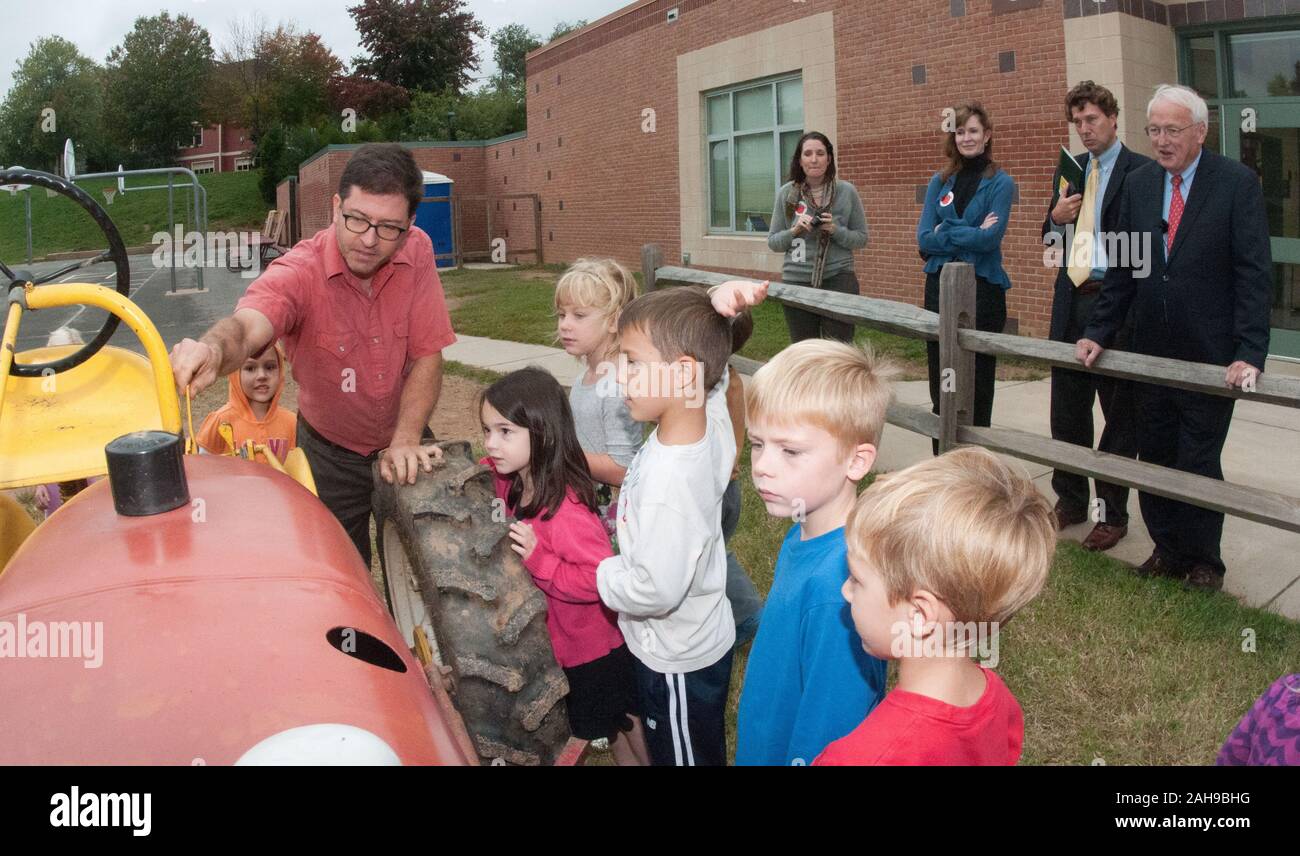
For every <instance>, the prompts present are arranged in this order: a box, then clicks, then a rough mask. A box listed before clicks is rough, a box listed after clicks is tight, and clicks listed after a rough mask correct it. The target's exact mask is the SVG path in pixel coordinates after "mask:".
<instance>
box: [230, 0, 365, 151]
mask: <svg viewBox="0 0 1300 856" xmlns="http://www.w3.org/2000/svg"><path fill="white" fill-rule="evenodd" d="M220 61H221V65H220V66H219V67H218V68H217V70H216V71H215V73H214V74H213V75H212V80H211V85H210V86H209V88H208V92H207V97H206V99H205V100H206V109H205V113H206V114H207V116H208V118H210V119H211V121H218V122H231V123H236V124H239V125H243V126H244V127H247V128H249V129H250V130H251V131H252V135H253V139H257V138H259V137H260V136H261V135H262V133H263V132H264V131H265V130H266V128H267V127H268V126H269V125H271V124H273V123H275V122H281V123H283V124H286V125H304V124H315V123H317V122H322V121H324V120H325V119H326V118H327V117H328V116H329V115H330V114H331V112H332V109H331V106H330V85H331V82H332V81H333V80H334V79H335V78H337V77H339V76H340V75H341V74H342V72H343V63H342V62H340V61H339V58H338V57H337V56H335V55H334V53H333V52H332V51H330V49H329V48H327V47H325V45H324V44H323V43H322V42H321V40H320V36H318V35H316V34H315V33H312V32H307V33H300V32H298V30H297V28H296V27H295V26H294V25H293V24H281V25H280V26H278V27H276V28H275V29H274V30H270V29H268V28H266V27H264V26H262V25H261V24H260V23H259V22H258V21H257V20H256V19H254V20H253V21H252V22H251V23H246V22H236V23H234V24H233V25H232V26H231V30H230V39H229V43H228V44H227V45H226V46H225V47H223V48H222V51H221V55H220Z"/></svg>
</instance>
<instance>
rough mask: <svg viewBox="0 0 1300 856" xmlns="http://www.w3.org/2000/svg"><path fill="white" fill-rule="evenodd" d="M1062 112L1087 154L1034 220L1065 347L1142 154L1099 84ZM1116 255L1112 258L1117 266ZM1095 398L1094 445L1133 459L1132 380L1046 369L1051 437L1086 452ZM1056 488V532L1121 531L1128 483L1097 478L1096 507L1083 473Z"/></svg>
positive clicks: (1090, 299) (1123, 334)
mask: <svg viewBox="0 0 1300 856" xmlns="http://www.w3.org/2000/svg"><path fill="white" fill-rule="evenodd" d="M1065 110H1066V115H1067V116H1069V118H1070V121H1071V122H1072V123H1073V124H1074V127H1075V130H1076V131H1078V134H1079V139H1080V140H1082V141H1083V145H1084V147H1085V148H1087V151H1086V152H1084V153H1083V154H1080V155H1076V156H1075V159H1076V160H1077V161H1078V163H1079V166H1080V168H1082V169H1083V174H1084V186H1083V187H1074V186H1071V187H1070V188H1069V190H1068V192H1067V193H1061V189H1060V172H1059V170H1058V173H1057V175H1056V176H1055V178H1054V179H1053V181H1052V202H1051V204H1050V205H1049V206H1048V214H1047V218H1046V219H1045V220H1044V221H1043V239H1044V241H1045V242H1046V243H1047V244H1048V245H1049V246H1051V245H1056V246H1058V247H1061V246H1063V247H1064V252H1063V253H1061V255H1060V262H1059V264H1060V272H1059V273H1057V275H1056V292H1055V295H1054V296H1053V299H1052V327H1051V332H1050V333H1049V338H1051V339H1052V340H1053V341H1057V342H1068V343H1069V344H1071V345H1073V344H1074V343H1075V342H1077V341H1078V340H1079V337H1080V336H1082V335H1083V331H1084V329H1085V328H1086V327H1087V326H1088V322H1089V321H1090V320H1091V319H1092V313H1093V310H1094V308H1095V307H1096V304H1097V300H1098V299H1099V297H1100V295H1101V285H1102V280H1103V279H1104V278H1105V276H1106V269H1107V268H1108V267H1109V265H1110V263H1111V259H1110V258H1109V254H1110V251H1114V250H1115V249H1117V248H1118V245H1117V244H1116V243H1115V242H1114V241H1113V240H1109V238H1110V236H1111V235H1114V234H1115V233H1116V228H1115V226H1116V220H1117V219H1118V218H1119V197H1120V191H1121V190H1122V189H1123V187H1124V182H1125V180H1126V179H1127V177H1128V175H1129V173H1131V172H1132V171H1133V170H1136V169H1137V168H1138V167H1140V166H1142V165H1143V164H1147V163H1150V162H1151V159H1150V158H1148V157H1144V156H1142V155H1139V154H1136V153H1134V152H1132V151H1130V150H1129V149H1128V148H1126V147H1125V146H1124V144H1123V143H1121V142H1120V141H1119V139H1118V136H1117V131H1118V119H1119V104H1118V103H1116V101H1115V96H1114V95H1113V94H1111V91H1110V90H1109V89H1106V88H1105V87H1104V86H1098V85H1097V84H1096V83H1093V82H1092V81H1091V80H1085V81H1083V82H1082V83H1080V84H1079V85H1078V86H1075V87H1074V88H1073V89H1071V90H1070V92H1069V94H1067V95H1066V96H1065ZM1124 261H1125V260H1123V259H1116V260H1115V262H1117V263H1119V262H1124ZM1115 346H1116V347H1119V348H1123V349H1127V348H1128V347H1129V344H1128V329H1127V325H1121V329H1120V331H1119V333H1118V334H1117V335H1116V339H1115ZM1094 396H1096V397H1098V398H1100V399H1101V412H1102V414H1103V415H1104V416H1105V417H1106V427H1105V429H1103V430H1102V433H1101V441H1100V442H1099V443H1098V446H1097V448H1098V449H1100V450H1101V451H1103V452H1108V453H1110V454H1112V455H1123V456H1124V457H1126V458H1134V457H1137V434H1136V429H1135V427H1134V423H1133V385H1132V384H1131V383H1129V382H1127V381H1123V380H1117V379H1115V378H1110V377H1106V376H1105V375H1097V374H1088V373H1087V372H1080V371H1072V370H1070V369H1063V368H1053V369H1052V417H1051V423H1052V439H1054V440H1063V441H1065V442H1066V443H1073V444H1074V445H1076V446H1087V447H1088V448H1092V438H1093V425H1092V403H1093V397H1094ZM1052 490H1054V491H1056V496H1057V500H1056V528H1057V529H1064V528H1065V527H1067V526H1073V525H1074V524H1076V523H1082V522H1084V521H1085V520H1087V519H1088V518H1089V513H1088V512H1089V508H1090V507H1091V508H1095V510H1094V513H1093V514H1092V515H1091V516H1092V519H1093V521H1094V523H1095V525H1094V526H1093V528H1092V531H1091V532H1089V533H1088V535H1087V536H1086V537H1085V538H1084V539H1083V548H1084V549H1085V550H1109V549H1110V548H1111V547H1114V546H1115V544H1116V543H1118V542H1119V540H1120V539H1121V538H1123V537H1124V536H1125V535H1127V534H1128V488H1127V487H1124V486H1122V485H1116V484H1110V483H1109V482H1103V481H1098V482H1097V505H1096V506H1095V507H1093V506H1091V504H1090V502H1089V496H1090V494H1089V492H1088V478H1087V476H1081V475H1079V474H1077V473H1071V472H1067V471H1065V470H1056V471H1055V472H1054V473H1053V474H1052Z"/></svg>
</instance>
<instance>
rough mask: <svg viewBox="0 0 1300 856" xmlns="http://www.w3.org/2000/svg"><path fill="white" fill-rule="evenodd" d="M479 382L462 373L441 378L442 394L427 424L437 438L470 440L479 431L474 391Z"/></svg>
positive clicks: (476, 398) (479, 388) (477, 389)
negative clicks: (468, 378)
mask: <svg viewBox="0 0 1300 856" xmlns="http://www.w3.org/2000/svg"><path fill="white" fill-rule="evenodd" d="M481 389H483V386H482V384H478V383H475V382H474V381H472V380H467V379H466V378H463V377H456V376H455V375H447V376H446V377H444V378H443V379H442V394H441V395H439V396H438V406H437V407H435V408H434V409H433V418H432V419H430V420H429V425H430V427H431V428H433V435H434V436H435V437H437V438H438V439H439V440H470V441H473V440H475V439H477V438H478V437H479V435H481V434H482V433H483V428H482V426H481V425H479V421H478V394H479V391H480V390H481Z"/></svg>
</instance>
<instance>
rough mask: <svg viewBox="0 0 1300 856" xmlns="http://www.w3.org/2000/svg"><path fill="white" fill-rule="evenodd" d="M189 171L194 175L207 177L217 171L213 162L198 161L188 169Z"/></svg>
mask: <svg viewBox="0 0 1300 856" xmlns="http://www.w3.org/2000/svg"><path fill="white" fill-rule="evenodd" d="M190 171H191V172H193V173H194V174H195V175H208V174H210V173H214V172H216V171H217V165H216V163H215V162H214V161H199V162H198V163H196V164H194V166H192V167H190Z"/></svg>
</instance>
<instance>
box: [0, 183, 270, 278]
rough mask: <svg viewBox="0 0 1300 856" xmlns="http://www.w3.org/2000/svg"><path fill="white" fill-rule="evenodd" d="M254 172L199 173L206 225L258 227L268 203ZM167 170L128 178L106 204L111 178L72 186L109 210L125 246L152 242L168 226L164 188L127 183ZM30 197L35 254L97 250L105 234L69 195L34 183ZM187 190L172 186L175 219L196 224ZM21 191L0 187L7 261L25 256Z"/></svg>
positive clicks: (0, 254)
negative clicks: (205, 201) (133, 189)
mask: <svg viewBox="0 0 1300 856" xmlns="http://www.w3.org/2000/svg"><path fill="white" fill-rule="evenodd" d="M259 176H260V173H258V172H226V173H221V174H219V175H217V174H213V175H201V176H199V181H200V183H202V185H203V186H204V187H205V188H206V189H207V192H208V227H209V229H210V230H211V231H214V232H223V231H229V230H233V229H256V230H259V231H260V230H261V228H262V223H263V222H264V221H265V220H266V212H267V209H268V206H267V204H266V203H265V202H263V201H262V196H261V194H260V193H259V192H258V189H257V182H258V178H259ZM166 182H167V179H166V176H162V177H161V180H160V177H159V176H145V177H143V178H134V179H131V180H130V181H128V182H127V185H126V186H127V193H126V194H121V193H119V194H117V195H116V196H115V197H114V198H113V204H111V205H107V204H105V200H104V195H103V193H102V191H103V189H104V188H106V187H116V186H117V183H116V181H115V180H111V179H110V180H107V181H79V182H77V186H78V187H80V188H81V189H83V190H85V191H86V192H87V193H89V194H90V195H91V196H92V197H94V198H95V201H97V202H98V203H99V204H100V205H102V206H104V210H105V211H106V212H108V215H109V217H111V218H112V220H113V223H114V224H115V225H116V226H117V229H118V231H119V232H121V233H122V240H123V241H124V242H125V243H126V245H127V246H128V247H132V246H144V245H147V244H149V243H151V240H152V238H153V235H154V233H155V232H165V231H167V191H166V190H149V191H140V192H138V193H131V192H130V189H131V187H133V186H135V187H144V186H146V185H157V184H166ZM30 193H31V197H32V250H33V255H35V256H36V257H37V258H39V257H41V256H44V255H45V254H46V253H55V252H73V251H78V250H101V249H104V248H105V243H104V236H103V234H102V233H101V232H100V230H99V227H98V226H96V225H95V222H94V221H93V220H91V219H90V215H89V214H87V213H85V212H84V211H82V210H81V208H80V207H78V206H77V205H76V204H75V203H73V202H72V201H71V200H69V199H65V198H63V197H61V196H60V197H55V198H50V197H48V196H47V195H46V194H45V191H44V190H42V189H40V188H35V189H33V190H32V191H30ZM189 193H190V191H188V190H186V191H179V190H178V191H176V193H175V197H174V209H175V213H176V221H177V222H178V223H183V224H185V228H186V230H187V231H188V230H191V229H195V228H197V227H196V226H195V225H193V224H191V223H190V221H191V220H192V219H193V218H192V217H190V216H189V215H188V213H187V211H188V210H190V209H188V208H187V206H186V202H187V200H188V198H189ZM25 195H26V193H19V194H16V195H13V196H11V195H10V194H8V193H0V260H3V261H4V262H5V263H7V264H8V265H9V266H10V267H13V266H14V265H15V264H19V263H23V262H25V261H26V260H27V233H26V227H25V216H24V210H23V209H24V200H23V197H24V196H25Z"/></svg>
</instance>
